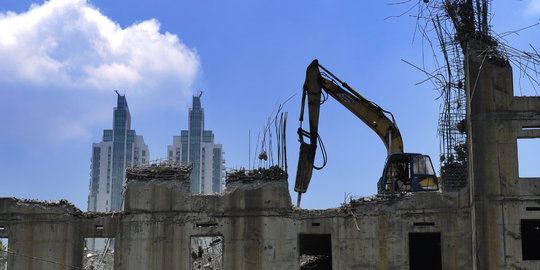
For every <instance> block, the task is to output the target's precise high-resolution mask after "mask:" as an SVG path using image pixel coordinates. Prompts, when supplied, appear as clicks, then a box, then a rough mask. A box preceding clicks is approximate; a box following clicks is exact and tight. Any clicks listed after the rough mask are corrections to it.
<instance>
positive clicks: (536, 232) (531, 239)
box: [521, 219, 540, 261]
mask: <svg viewBox="0 0 540 270" xmlns="http://www.w3.org/2000/svg"><path fill="white" fill-rule="evenodd" d="M521 252H522V256H523V260H524V261H525V260H540V219H522V220H521Z"/></svg>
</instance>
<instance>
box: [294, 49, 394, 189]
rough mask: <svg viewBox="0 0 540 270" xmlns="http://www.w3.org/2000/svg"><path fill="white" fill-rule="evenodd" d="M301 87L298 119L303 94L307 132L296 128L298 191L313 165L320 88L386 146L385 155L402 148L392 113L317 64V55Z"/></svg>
mask: <svg viewBox="0 0 540 270" xmlns="http://www.w3.org/2000/svg"><path fill="white" fill-rule="evenodd" d="M319 67H320V68H322V69H323V70H324V71H325V72H326V74H327V75H328V76H331V80H329V79H326V78H324V77H323V76H322V75H321V72H320V70H319ZM334 79H335V80H336V81H338V82H339V83H340V84H341V85H342V86H343V88H342V87H341V86H339V85H338V84H337V83H336V82H335V81H334ZM303 88H304V89H303V95H302V107H301V114H300V121H303V112H304V103H305V99H306V98H307V99H308V110H309V132H307V131H304V130H303V129H301V128H299V129H298V133H299V135H300V142H301V145H300V155H299V160H298V169H297V174H296V183H295V188H294V190H295V191H297V192H298V193H299V194H300V193H305V192H306V191H307V187H308V185H309V181H310V180H311V175H312V172H313V168H314V166H313V165H314V160H315V150H316V148H317V138H318V124H319V110H320V104H321V94H322V89H324V90H325V92H327V93H328V95H330V96H331V97H333V98H334V99H336V100H337V101H338V102H339V103H341V104H342V105H343V106H344V107H345V108H347V109H348V110H349V111H350V112H352V113H353V114H354V115H355V116H356V117H358V118H360V120H362V121H363V122H364V123H365V124H366V125H367V126H369V127H370V128H371V129H372V130H373V131H375V133H376V134H377V135H378V136H379V137H380V138H381V140H382V141H383V143H384V145H385V146H386V149H387V151H388V155H390V154H392V153H397V152H403V140H402V138H401V133H400V132H399V129H398V128H397V125H396V122H395V120H394V117H393V115H392V114H391V113H390V112H388V111H385V110H383V109H382V108H381V107H379V106H378V105H377V104H375V103H373V102H371V101H369V100H368V99H366V98H365V97H363V96H362V95H360V94H359V93H358V92H356V91H355V90H354V89H352V88H351V87H350V86H349V85H347V84H346V83H344V82H342V81H341V80H339V79H338V78H337V77H335V76H334V75H333V74H332V73H330V72H329V71H328V70H327V69H325V68H324V67H323V66H321V65H319V62H318V61H317V59H315V60H313V62H311V64H310V65H309V66H308V68H307V70H306V80H305V82H304V87H303ZM344 88H345V89H344ZM387 115H390V117H391V119H389V118H388V117H387ZM304 136H306V137H309V141H310V143H309V144H308V143H305V142H304V141H303V137H304Z"/></svg>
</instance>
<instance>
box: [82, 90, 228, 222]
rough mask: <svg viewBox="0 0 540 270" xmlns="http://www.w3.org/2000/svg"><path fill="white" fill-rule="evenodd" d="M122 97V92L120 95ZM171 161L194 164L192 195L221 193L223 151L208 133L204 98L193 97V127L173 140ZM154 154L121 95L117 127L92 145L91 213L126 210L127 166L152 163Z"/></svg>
mask: <svg viewBox="0 0 540 270" xmlns="http://www.w3.org/2000/svg"><path fill="white" fill-rule="evenodd" d="M117 94H118V93H117ZM167 159H168V160H169V161H172V162H176V163H181V164H188V163H192V164H193V171H192V174H191V177H190V180H191V192H192V193H194V194H199V193H204V194H208V193H214V192H219V191H221V187H222V179H223V177H224V175H225V173H224V169H225V167H224V163H225V161H224V159H223V148H222V145H221V144H215V143H214V133H213V132H212V131H211V130H204V109H203V108H202V107H201V96H200V95H199V96H193V106H192V108H190V109H189V127H188V129H187V130H182V131H181V133H180V136H174V137H173V144H172V145H169V146H167ZM149 162H150V151H149V149H148V145H147V144H146V143H145V142H144V138H143V136H142V135H137V133H136V132H135V130H134V129H131V115H130V113H129V107H128V104H127V100H126V96H125V95H120V94H118V99H117V106H116V107H115V108H114V112H113V128H112V129H105V130H103V138H102V140H101V142H99V143H93V144H92V158H91V166H90V169H91V171H90V194H89V195H88V211H94V212H108V211H118V210H122V209H123V206H124V201H123V190H124V184H125V170H126V168H127V167H130V166H133V165H138V164H148V163H149Z"/></svg>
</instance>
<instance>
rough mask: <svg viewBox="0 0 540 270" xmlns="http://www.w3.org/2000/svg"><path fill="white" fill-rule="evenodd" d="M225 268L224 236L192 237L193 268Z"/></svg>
mask: <svg viewBox="0 0 540 270" xmlns="http://www.w3.org/2000/svg"><path fill="white" fill-rule="evenodd" d="M199 269H212V270H222V269H223V236H192V237H191V270H199Z"/></svg>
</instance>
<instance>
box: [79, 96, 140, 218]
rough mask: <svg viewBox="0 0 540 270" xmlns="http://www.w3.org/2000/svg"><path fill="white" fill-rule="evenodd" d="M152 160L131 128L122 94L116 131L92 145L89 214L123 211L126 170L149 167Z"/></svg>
mask: <svg viewBox="0 0 540 270" xmlns="http://www.w3.org/2000/svg"><path fill="white" fill-rule="evenodd" d="M116 93H117V94H118V92H116ZM149 157H150V152H149V150H148V145H146V144H145V143H144V139H143V137H142V136H139V135H137V134H136V133H135V130H132V129H131V115H130V113H129V107H128V104H127V101H126V96H122V95H120V94H118V100H117V106H116V107H115V108H114V113H113V128H112V129H105V130H103V138H102V141H101V142H100V143H93V144H92V159H91V165H90V169H91V170H90V194H89V195H88V211H98V212H107V211H115V210H121V209H122V208H123V204H122V202H123V199H122V192H123V187H124V182H125V170H126V167H128V166H131V165H135V164H146V163H148V161H149Z"/></svg>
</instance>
